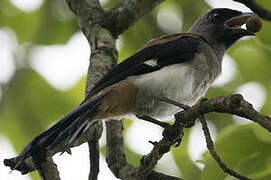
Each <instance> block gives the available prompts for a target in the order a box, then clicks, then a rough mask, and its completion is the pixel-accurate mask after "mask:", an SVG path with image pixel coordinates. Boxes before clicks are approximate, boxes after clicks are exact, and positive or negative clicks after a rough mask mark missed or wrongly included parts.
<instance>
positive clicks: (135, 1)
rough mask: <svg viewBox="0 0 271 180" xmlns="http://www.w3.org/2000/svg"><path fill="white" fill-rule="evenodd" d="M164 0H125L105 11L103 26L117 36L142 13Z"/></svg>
mask: <svg viewBox="0 0 271 180" xmlns="http://www.w3.org/2000/svg"><path fill="white" fill-rule="evenodd" d="M163 1H164V0H125V1H123V2H122V3H120V4H119V5H118V6H116V7H115V8H113V9H112V10H109V11H107V12H106V15H107V17H108V18H107V20H106V21H104V22H103V26H104V27H106V28H107V29H109V30H110V31H111V32H112V34H113V35H114V37H117V36H118V35H120V34H121V33H123V32H124V31H125V30H127V29H128V28H129V27H131V26H133V25H134V24H135V23H136V21H137V20H138V19H139V18H141V17H142V16H143V15H144V14H147V13H148V12H150V11H151V10H153V9H154V8H155V7H156V6H157V5H158V4H160V3H161V2H163Z"/></svg>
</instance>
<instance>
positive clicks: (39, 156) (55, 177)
mask: <svg viewBox="0 0 271 180" xmlns="http://www.w3.org/2000/svg"><path fill="white" fill-rule="evenodd" d="M33 162H34V164H35V167H36V169H37V170H38V172H39V175H40V177H41V179H43V180H60V177H59V172H58V170H57V166H56V164H55V163H54V162H53V159H52V157H51V156H50V155H49V154H47V153H46V152H43V151H42V150H41V151H39V153H35V154H34V155H33Z"/></svg>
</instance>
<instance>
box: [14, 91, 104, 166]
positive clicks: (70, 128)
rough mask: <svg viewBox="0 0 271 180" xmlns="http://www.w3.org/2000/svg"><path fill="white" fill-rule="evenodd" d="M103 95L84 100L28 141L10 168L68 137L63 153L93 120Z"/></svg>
mask: <svg viewBox="0 0 271 180" xmlns="http://www.w3.org/2000/svg"><path fill="white" fill-rule="evenodd" d="M104 96H105V95H99V96H96V97H94V98H91V99H90V100H87V101H85V102H84V103H82V104H81V105H80V106H79V107H78V108H76V109H74V110H73V111H71V112H69V113H68V114H67V115H65V116H64V117H63V118H62V119H61V120H60V121H58V122H57V123H56V124H54V125H53V126H51V127H50V128H49V129H47V130H46V131H44V132H43V133H42V134H40V135H39V136H37V137H35V138H34V139H33V140H32V141H30V142H29V143H28V144H27V145H26V146H25V147H24V149H23V150H22V152H21V153H20V154H19V156H18V157H17V159H16V163H15V166H14V167H13V168H12V170H14V169H16V168H17V167H18V166H20V164H21V163H23V161H24V160H25V159H26V158H28V157H29V156H31V155H32V154H33V153H37V151H39V150H40V149H42V150H48V149H51V148H53V147H55V146H56V145H58V144H59V143H61V142H62V141H63V140H64V139H66V138H68V139H69V141H68V143H67V144H66V145H65V147H64V148H63V150H62V153H64V152H65V151H66V150H67V149H68V148H69V147H70V146H71V145H72V144H73V143H74V142H75V140H77V139H78V138H79V137H80V135H81V134H82V133H83V132H85V131H86V130H87V129H88V128H89V127H90V126H91V125H92V124H93V123H94V122H95V121H91V118H92V117H93V115H94V113H95V109H96V108H97V106H98V105H99V104H100V103H101V100H102V99H103V97H104Z"/></svg>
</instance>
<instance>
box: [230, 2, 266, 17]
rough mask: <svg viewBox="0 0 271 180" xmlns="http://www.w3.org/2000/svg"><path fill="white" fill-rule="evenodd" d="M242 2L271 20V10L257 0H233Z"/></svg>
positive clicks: (259, 14)
mask: <svg viewBox="0 0 271 180" xmlns="http://www.w3.org/2000/svg"><path fill="white" fill-rule="evenodd" d="M233 1H235V2H239V3H242V4H244V5H246V6H247V7H248V8H249V9H251V10H252V11H253V12H254V13H256V14H257V15H258V16H260V17H261V18H263V19H266V20H269V21H270V20H271V11H269V10H267V9H265V8H263V7H261V6H260V5H258V4H257V3H256V1H255V0H233Z"/></svg>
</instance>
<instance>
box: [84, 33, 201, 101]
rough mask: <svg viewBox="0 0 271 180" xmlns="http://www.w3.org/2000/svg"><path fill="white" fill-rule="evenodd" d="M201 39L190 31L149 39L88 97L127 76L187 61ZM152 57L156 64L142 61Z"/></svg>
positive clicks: (101, 81) (193, 53) (106, 76)
mask: <svg viewBox="0 0 271 180" xmlns="http://www.w3.org/2000/svg"><path fill="white" fill-rule="evenodd" d="M202 41H203V39H202V38H201V37H200V36H197V35H195V34H190V33H183V34H174V35H167V36H162V37H160V38H158V39H154V40H151V41H150V42H149V43H147V44H146V45H145V46H144V47H143V48H142V49H141V50H139V51H138V52H136V53H135V54H134V55H132V56H130V57H128V58H127V59H125V60H124V61H122V62H121V63H120V64H118V65H117V66H116V67H115V68H114V69H113V70H112V71H111V72H109V73H107V74H106V75H105V76H104V77H103V78H102V79H101V80H100V81H98V83H97V84H96V86H95V87H94V88H93V89H92V91H91V92H90V94H89V95H88V97H90V96H92V95H94V94H96V93H98V92H99V91H100V90H102V89H104V88H106V87H108V86H110V85H112V84H114V83H116V82H119V81H121V80H123V79H125V78H127V77H128V76H133V75H140V74H145V73H150V72H153V71H156V70H159V69H160V68H162V67H164V66H168V65H171V64H177V63H184V62H187V61H189V60H190V59H192V58H193V57H194V56H195V54H196V53H198V52H199V45H200V43H201V42H202ZM152 59H153V60H156V61H157V62H156V65H154V66H153V65H148V64H147V63H144V62H146V61H148V60H152Z"/></svg>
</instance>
